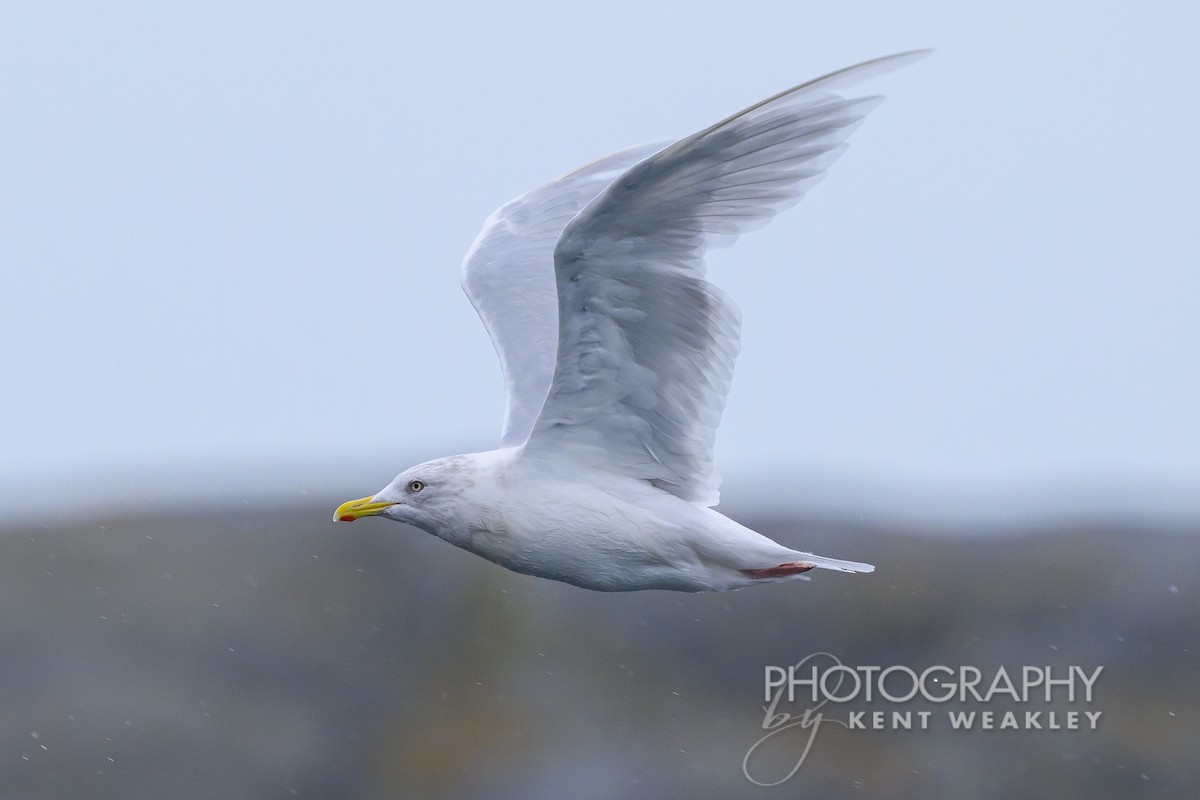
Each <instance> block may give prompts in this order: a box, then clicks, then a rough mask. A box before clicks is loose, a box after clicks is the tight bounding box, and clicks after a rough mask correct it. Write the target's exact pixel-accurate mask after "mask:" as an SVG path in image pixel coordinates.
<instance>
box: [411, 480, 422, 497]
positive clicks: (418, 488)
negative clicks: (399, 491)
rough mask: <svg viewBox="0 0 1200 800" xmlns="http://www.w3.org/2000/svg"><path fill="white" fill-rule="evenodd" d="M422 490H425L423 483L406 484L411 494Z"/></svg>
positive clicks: (412, 482)
mask: <svg viewBox="0 0 1200 800" xmlns="http://www.w3.org/2000/svg"><path fill="white" fill-rule="evenodd" d="M424 488H425V483H424V481H409V482H408V490H409V491H410V492H412V493H413V494H416V493H417V492H419V491H421V490H422V489H424Z"/></svg>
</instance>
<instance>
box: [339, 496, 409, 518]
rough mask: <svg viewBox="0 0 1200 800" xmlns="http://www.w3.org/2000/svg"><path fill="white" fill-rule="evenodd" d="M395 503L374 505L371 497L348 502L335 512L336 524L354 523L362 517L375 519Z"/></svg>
mask: <svg viewBox="0 0 1200 800" xmlns="http://www.w3.org/2000/svg"><path fill="white" fill-rule="evenodd" d="M394 505H396V504H395V503H372V502H371V498H370V497H363V498H360V499H358V500H348V501H346V502H345V503H342V504H341V505H340V506H338V507H337V511H335V512H333V521H334V522H354V520H356V519H360V518H362V517H374V516H376V515H377V514H379V513H380V512H381V511H383V510H384V509H385V508H387V507H388V506H394Z"/></svg>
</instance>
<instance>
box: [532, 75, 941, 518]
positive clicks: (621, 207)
mask: <svg viewBox="0 0 1200 800" xmlns="http://www.w3.org/2000/svg"><path fill="white" fill-rule="evenodd" d="M920 55H923V53H922V54H917V53H905V54H901V55H898V56H890V57H888V58H884V59H878V60H876V61H872V62H867V63H865V64H861V65H859V66H857V67H851V68H848V69H846V70H842V71H840V72H837V73H833V74H832V75H829V76H826V77H824V78H820V79H817V80H816V81H812V82H810V83H807V84H803V85H801V86H798V87H795V88H793V89H790V90H788V91H786V92H783V93H781V94H778V95H775V96H774V97H772V98H769V99H767V100H765V101H763V102H762V103H758V104H757V105H754V106H752V107H750V108H748V109H746V110H745V111H743V112H740V113H738V114H735V115H734V116H732V117H729V118H728V119H726V120H723V121H722V122H720V123H717V124H716V125H714V126H712V127H710V128H707V129H705V130H703V131H701V132H700V133H697V134H695V135H693V136H689V137H687V138H685V139H682V140H680V141H678V142H676V143H675V144H673V145H671V146H670V147H668V148H665V149H663V150H661V151H660V152H657V153H655V154H653V155H651V156H649V157H648V158H645V159H642V160H640V161H638V162H637V163H636V164H634V165H632V166H630V167H629V169H627V170H626V171H625V172H624V173H623V174H622V175H621V176H620V177H619V178H617V179H616V180H614V181H612V182H611V183H610V184H609V185H608V186H607V187H606V188H604V189H603V191H600V192H599V193H598V194H597V195H596V197H595V198H594V199H593V200H591V202H590V203H588V204H587V206H586V207H585V208H583V209H582V210H581V211H580V212H579V213H578V214H576V215H575V216H574V217H573V218H572V219H571V220H570V221H569V222H568V223H567V224H566V225H565V227H564V229H563V232H562V235H561V237H560V238H559V240H558V243H557V245H556V246H555V248H554V274H555V280H556V289H557V303H558V338H557V359H556V363H555V368H554V373H553V379H552V381H551V382H550V384H549V392H548V394H547V395H546V398H545V403H544V405H543V406H542V408H541V412H540V414H539V416H538V417H537V420H536V422H535V423H534V425H533V430H532V433H531V434H530V436H529V439H528V441H527V442H526V443H525V452H526V454H527V455H529V456H533V457H537V456H538V455H547V456H550V457H553V458H561V457H564V454H565V457H568V458H573V459H575V460H576V461H579V462H583V463H586V464H589V465H592V466H597V467H599V468H603V469H610V470H613V471H616V472H619V473H620V474H624V475H630V476H634V477H638V478H641V479H644V480H647V481H649V482H651V483H652V484H654V485H655V486H658V487H659V488H661V489H664V490H665V491H668V492H671V493H673V494H675V495H678V496H679V497H681V498H683V499H685V500H689V501H691V502H695V503H698V504H702V505H713V504H715V503H716V502H717V500H718V494H717V487H718V485H719V478H718V476H717V475H716V473H715V471H714V469H713V455H712V450H713V444H714V441H715V437H716V430H717V426H718V424H719V422H720V418H721V412H722V411H723V409H724V406H725V398H726V395H727V394H728V391H729V385H730V381H731V380H732V377H733V366H734V361H735V359H736V357H737V353H738V334H739V329H740V323H741V319H740V315H739V313H738V310H737V308H736V306H735V305H734V304H733V302H732V301H731V300H729V299H728V298H727V297H726V296H725V295H724V294H723V293H722V292H721V291H720V290H719V289H718V288H717V287H716V286H714V285H713V284H711V283H710V282H708V281H707V280H705V277H704V275H705V264H704V253H705V250H706V248H707V247H709V246H711V245H714V244H725V243H728V242H729V241H730V240H732V239H733V238H736V237H737V236H738V235H740V234H742V233H744V232H746V231H748V230H752V229H754V228H757V227H761V226H762V225H765V224H766V223H767V222H768V221H769V220H770V219H771V218H772V217H773V216H774V215H775V214H777V213H778V212H779V211H780V210H781V209H783V208H786V207H788V206H790V205H792V204H793V203H796V202H798V201H799V200H800V199H801V198H802V197H803V196H804V194H805V192H807V191H808V190H809V189H810V188H812V186H814V185H815V184H816V183H817V182H818V181H819V180H821V178H822V177H824V175H825V171H826V169H827V168H828V167H829V165H830V164H831V163H832V162H833V161H834V160H836V159H837V158H838V157H839V156H840V155H841V153H842V152H843V151H844V149H845V140H846V138H847V137H848V136H849V135H850V133H851V132H852V131H853V130H854V128H856V127H857V126H858V124H859V123H860V122H861V121H862V119H863V117H864V116H865V115H866V114H867V113H868V112H869V111H870V110H871V109H873V108H874V107H875V106H876V105H878V103H879V102H880V98H878V97H859V98H846V97H843V96H841V95H839V94H836V93H833V91H832V90H833V89H834V88H835V87H836V86H837V85H839V84H843V83H846V82H848V81H850V80H854V79H858V78H861V77H865V76H867V75H869V74H872V73H874V72H878V71H881V70H885V69H891V68H895V67H898V66H901V65H902V64H905V63H908V62H910V61H912V60H914V59H915V58H917V57H919V56H920Z"/></svg>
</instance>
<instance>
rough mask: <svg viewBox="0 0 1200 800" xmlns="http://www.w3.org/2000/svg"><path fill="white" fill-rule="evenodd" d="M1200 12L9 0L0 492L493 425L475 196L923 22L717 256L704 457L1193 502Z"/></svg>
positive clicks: (85, 487)
mask: <svg viewBox="0 0 1200 800" xmlns="http://www.w3.org/2000/svg"><path fill="white" fill-rule="evenodd" d="M1194 8H1195V7H1194V6H1193V5H1192V4H1186V3H1173V4H1168V3H1151V4H1143V5H1141V6H1139V7H1138V8H1137V9H1136V10H1134V9H1133V7H1132V6H1129V5H1128V4H1119V3H1103V2H1101V3H1082V2H1078V3H1062V2H1060V3H1047V2H1011V3H1002V4H1001V3H995V4H988V5H985V4H979V3H969V4H968V3H962V4H947V3H929V2H907V3H885V2H869V3H855V2H805V3H792V2H767V3H756V2H740V3H737V4H734V5H730V4H728V3H713V4H709V5H705V4H703V3H695V2H687V3H684V2H679V3H645V2H606V3H596V4H590V5H587V6H572V5H563V4H549V3H546V4H535V3H528V2H525V3H512V2H510V3H504V4H490V5H489V4H475V3H471V4H456V3H439V4H423V5H422V6H421V7H419V8H415V7H413V6H411V5H408V4H401V3H359V2H344V3H337V4H329V3H298V2H274V3H252V2H209V3H203V4H152V3H120V2H118V3H105V4H102V5H100V4H83V3H53V2H39V3H23V4H16V3H6V4H4V5H3V6H2V7H0V119H2V122H0V268H2V270H3V273H2V274H3V292H2V293H0V364H2V366H3V370H4V375H5V381H6V390H5V391H4V392H3V393H2V394H0V510H4V511H18V510H20V509H22V508H23V509H26V510H28V509H29V508H30V505H29V502H30V500H29V496H28V494H29V492H31V491H35V490H37V488H38V487H42V489H49V488H52V487H61V488H60V489H58V490H57V491H56V493H52V494H51V495H50V496H51V497H55V498H56V502H68V503H69V502H71V501H72V500H78V499H79V498H84V497H88V496H101V497H102V496H104V494H105V493H106V492H109V493H117V494H123V495H126V496H129V495H138V494H143V493H154V492H163V491H167V492H168V493H169V494H171V496H179V497H185V496H186V495H187V493H188V490H189V489H188V486H186V485H184V486H180V485H178V484H179V483H180V481H182V482H183V483H184V484H186V483H187V481H186V477H187V476H188V475H189V474H193V473H194V474H196V475H200V474H202V473H203V474H206V475H213V474H222V475H225V481H226V485H227V486H232V487H234V488H233V489H231V490H230V491H232V492H233V493H235V494H236V493H237V492H238V491H239V490H238V489H237V488H236V487H238V486H239V484H242V483H243V482H245V486H246V487H247V489H246V491H247V492H248V493H250V492H253V491H254V487H256V486H257V487H259V488H262V487H272V486H274V487H276V488H278V486H279V483H280V481H279V476H282V475H287V476H289V477H288V480H293V479H294V480H295V481H296V482H297V485H303V486H305V490H323V489H325V488H327V487H326V486H325V485H324V484H323V483H322V481H323V480H324V478H322V477H321V476H328V475H329V474H330V472H331V470H332V471H333V472H334V473H336V472H337V469H335V467H337V468H338V469H340V466H338V465H353V464H358V465H361V466H360V467H359V469H358V471H357V473H356V474H355V481H356V486H357V488H358V489H361V491H360V492H359V493H360V494H366V493H368V492H371V491H374V490H375V489H377V488H378V486H382V485H383V483H385V482H386V481H387V479H389V478H390V477H391V475H392V474H393V473H394V472H396V471H398V470H399V469H400V468H401V467H404V466H407V465H408V464H407V463H406V462H407V461H408V460H410V459H414V458H417V459H423V458H428V457H433V456H436V455H444V454H448V453H450V452H454V451H459V450H462V449H489V448H491V447H493V446H494V445H495V442H496V437H497V432H498V428H499V422H500V414H501V411H502V407H503V397H502V390H501V385H500V382H499V370H498V367H497V364H496V361H495V357H494V355H493V352H492V348H491V344H490V342H489V341H488V339H487V337H486V334H485V333H484V331H483V328H482V327H481V326H480V324H479V322H478V320H477V319H476V317H475V315H474V312H473V310H472V309H471V307H470V305H469V304H468V302H467V301H466V299H465V298H464V297H463V296H462V294H461V291H460V289H459V287H458V264H459V261H460V259H461V257H462V255H463V254H464V252H465V251H466V248H467V247H468V245H469V244H470V242H471V240H472V239H473V237H474V235H475V233H476V231H477V230H478V227H479V225H480V223H481V222H482V221H483V219H484V217H485V216H486V215H487V214H488V213H490V211H491V210H492V209H493V208H494V207H495V206H497V205H499V204H500V203H501V202H503V201H505V200H506V199H508V198H509V197H511V196H514V195H516V194H519V193H521V192H523V191H525V190H527V189H529V188H532V187H534V186H536V185H538V184H539V183H541V182H544V181H545V180H547V179H550V178H553V177H555V176H556V175H558V174H561V173H563V172H565V171H567V170H569V169H571V168H573V167H575V166H578V165H580V164H582V163H584V162H587V161H590V160H592V159H594V158H596V157H599V156H602V155H604V154H606V153H609V152H611V151H613V150H617V149H621V148H623V147H626V146H629V145H632V144H636V143H640V142H644V141H648V140H654V139H659V138H663V137H669V136H682V135H685V134H688V133H690V132H692V131H694V130H696V129H698V128H700V127H703V126H706V125H708V124H710V123H711V122H714V121H716V120H717V119H720V118H722V117H724V116H725V115H727V114H729V113H731V112H733V111H736V110H738V109H740V108H742V107H744V106H746V105H748V104H750V103H752V102H755V101H757V100H759V99H761V98H763V97H765V96H767V95H768V94H771V93H773V92H775V91H778V90H780V89H782V88H785V87H787V86H788V85H791V84H793V83H796V82H799V81H803V80H806V79H809V78H812V77H815V76H816V75H819V74H821V73H823V72H826V71H829V70H832V69H836V68H839V67H842V66H846V65H848V64H851V63H854V62H857V61H860V60H864V59H867V58H871V57H875V56H879V55H883V54H887V53H891V52H895V51H899V50H907V49H912V48H916V47H934V48H937V53H936V54H935V56H934V57H933V58H931V59H929V60H927V61H925V62H922V63H921V64H918V65H916V66H914V67H911V68H909V69H906V70H904V71H902V72H900V73H896V74H893V75H889V76H886V77H884V78H881V79H878V80H877V81H876V82H875V83H874V84H872V85H870V86H867V87H864V90H865V91H869V92H873V91H880V92H883V93H885V94H887V95H888V96H889V100H888V102H887V103H885V104H884V105H883V106H882V107H881V108H880V109H879V110H878V111H877V112H875V113H874V114H873V115H872V117H871V118H870V119H869V120H868V121H867V123H866V124H865V125H864V126H863V127H862V129H860V130H859V131H858V132H857V133H856V134H855V136H854V137H853V139H852V141H851V143H852V146H851V150H850V152H849V153H848V154H847V155H846V156H845V157H844V158H843V159H842V160H841V161H840V162H839V163H838V164H837V165H836V166H835V167H834V168H833V170H832V171H831V174H830V177H829V178H828V180H827V181H826V182H825V183H823V184H822V185H821V186H820V187H818V188H817V189H816V190H815V191H814V192H813V193H812V194H811V195H810V196H809V197H808V198H807V199H806V200H805V201H804V202H803V203H802V204H801V205H799V206H798V207H796V208H795V209H792V210H791V211H789V212H787V213H785V214H784V215H783V216H781V217H780V218H779V219H777V220H776V221H775V222H774V223H773V224H772V225H771V226H770V227H768V228H767V229H765V230H763V231H761V232H758V233H755V234H752V235H750V236H748V237H746V238H744V239H743V240H742V241H741V242H739V243H738V245H737V247H736V248H734V249H732V250H727V251H720V252H719V253H717V254H716V257H715V259H714V268H713V271H712V275H713V277H714V279H715V280H716V281H717V282H718V283H720V284H721V285H722V287H723V288H725V289H726V290H727V291H728V292H729V293H730V294H731V295H732V296H733V297H734V298H735V299H736V300H737V301H738V302H739V303H740V305H741V307H742V311H743V313H744V316H745V333H744V339H743V351H742V357H741V360H740V362H739V364H738V371H737V375H736V379H735V381H734V389H733V394H732V396H731V399H730V403H729V407H728V410H727V412H726V415H725V421H724V424H723V427H722V430H721V436H720V439H719V443H718V460H719V463H720V464H721V467H722V471H723V472H724V473H725V474H726V476H727V477H728V478H729V479H730V483H731V485H739V482H740V484H744V483H745V482H746V481H747V476H755V477H760V476H761V477H763V478H768V479H770V480H771V481H773V482H775V483H776V484H777V485H778V486H779V487H781V488H782V489H783V490H785V491H790V490H791V487H792V486H793V485H794V484H795V483H797V482H800V481H802V480H807V481H810V482H811V481H813V480H817V481H820V480H822V479H823V478H822V476H830V477H828V479H829V480H831V481H833V480H834V479H835V478H836V480H846V481H851V482H853V481H856V480H859V481H863V482H866V483H870V484H872V485H876V486H881V487H887V486H892V487H898V486H917V487H924V490H926V491H945V492H956V491H963V492H976V493H980V492H983V493H987V492H989V491H991V490H992V489H997V490H1000V489H1005V490H1012V489H1014V487H1015V488H1020V487H1040V488H1041V490H1043V491H1046V490H1047V487H1050V491H1053V487H1056V486H1072V487H1077V488H1078V487H1085V488H1086V487H1088V486H1092V487H1097V486H1105V487H1108V486H1123V487H1134V488H1135V489H1138V490H1141V489H1144V490H1145V491H1148V492H1151V493H1152V494H1154V493H1166V494H1168V495H1171V496H1174V497H1176V498H1181V497H1182V498H1187V497H1193V498H1194V497H1196V496H1198V495H1200V414H1198V413H1197V409H1198V408H1200V362H1198V358H1197V354H1198V353H1200V323H1198V321H1197V310H1198V309H1200V274H1198V264H1200V252H1198V251H1200V247H1198V240H1200V234H1198V230H1200V226H1198V225H1197V218H1198V214H1197V212H1198V210H1200V208H1198V206H1200V203H1198V201H1197V193H1196V186H1197V179H1198V178H1200V169H1198V164H1197V158H1198V157H1197V148H1196V146H1195V139H1196V132H1197V128H1198V125H1197V122H1198V121H1200V117H1198V114H1197V111H1196V104H1195V94H1196V90H1195V78H1196V75H1197V74H1200V56H1197V49H1196V47H1195V32H1196V30H1197V29H1198V27H1200V25H1198V23H1200V20H1198V19H1197V12H1196V11H1195V10H1194ZM391 454H394V456H392V455H391ZM393 462H394V463H393ZM273 464H286V465H287V471H286V472H280V473H277V474H276V477H275V479H274V482H273V479H272V477H271V474H262V473H261V472H260V473H259V474H257V475H253V474H251V473H252V468H253V467H254V466H255V465H273ZM368 464H369V465H370V467H371V469H370V470H368V469H367V467H366V466H365V465H368ZM347 469H349V467H348V468H347ZM363 475H369V476H371V477H370V478H369V480H370V484H369V485H359V484H357V480H358V479H360V478H361V477H362V476H363ZM230 476H232V477H230ZM197 480H198V481H199V479H197ZM335 482H336V481H335ZM347 482H348V481H347ZM375 484H378V486H376V485H375ZM72 485H75V486H77V487H78V488H74V489H70V488H67V487H69V486H72ZM345 488H346V486H345V485H343V484H342V483H338V485H337V486H336V489H337V490H338V491H341V490H344V489H345ZM37 496H39V498H40V499H39V500H38V501H37V506H36V507H37V508H42V509H44V508H45V499H46V495H45V494H44V493H41V492H39V494H38V495H37ZM114 496H115V495H114ZM1155 496H1158V495H1157V494H1155ZM731 499H732V498H731Z"/></svg>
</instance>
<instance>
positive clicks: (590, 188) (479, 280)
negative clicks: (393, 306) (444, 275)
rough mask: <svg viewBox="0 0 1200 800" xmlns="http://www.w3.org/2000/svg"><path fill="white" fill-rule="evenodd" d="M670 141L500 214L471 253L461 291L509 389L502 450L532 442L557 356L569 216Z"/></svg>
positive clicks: (609, 162)
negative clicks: (561, 251)
mask: <svg viewBox="0 0 1200 800" xmlns="http://www.w3.org/2000/svg"><path fill="white" fill-rule="evenodd" d="M664 145H665V143H658V144H650V145H643V146H641V147H634V148H631V149H629V150H624V151H622V152H620V153H615V154H613V155H611V156H608V157H607V158H603V159H601V160H599V161H596V162H594V163H592V164H589V165H588V166H586V167H583V168H582V169H578V170H575V171H574V172H572V173H570V174H568V175H565V176H563V177H562V178H560V179H558V180H556V181H554V182H552V183H549V184H547V185H546V186H543V187H541V188H540V189H535V190H534V191H532V192H529V193H528V194H525V195H522V196H521V197H518V198H516V199H515V200H511V201H510V202H508V203H505V204H504V205H503V206H501V207H500V208H498V209H497V210H496V211H495V212H494V213H493V214H492V215H491V216H490V217H488V219H487V221H486V222H485V223H484V225H483V230H482V231H480V233H479V236H478V237H477V238H476V239H475V243H474V244H473V245H472V246H471V249H470V250H469V251H468V252H467V256H466V258H465V259H464V260H463V266H462V286H463V291H465V292H466V294H467V297H468V298H469V299H470V301H471V304H472V305H474V306H475V310H476V311H477V312H478V313H479V317H480V319H482V320H483V324H484V327H486V328H487V331H488V334H489V335H490V336H491V338H492V344H493V346H494V347H495V348H496V355H497V356H498V357H499V359H500V368H501V372H502V373H503V376H504V382H505V387H506V389H507V403H506V406H507V407H506V409H505V413H504V426H503V428H502V429H501V434H500V444H501V446H502V447H510V446H514V445H519V444H521V443H522V442H524V441H525V439H526V437H528V435H529V432H530V430H531V429H532V427H533V421H534V419H535V418H536V417H537V414H538V411H539V410H540V409H541V407H542V404H543V403H544V402H545V399H546V393H547V391H548V390H549V388H550V380H551V378H552V377H553V376H554V363H555V356H556V354H557V351H558V290H557V288H556V286H555V282H554V258H553V253H554V245H555V243H556V242H557V241H558V238H559V236H560V235H561V234H562V230H563V228H564V227H566V224H567V223H568V222H570V220H571V218H572V217H574V216H575V215H576V214H578V213H579V211H580V210H581V209H583V207H584V206H586V205H587V204H588V203H589V202H591V200H592V199H593V198H595V196H596V195H597V194H599V193H600V192H601V191H602V190H603V189H604V188H605V187H606V186H608V184H610V183H612V181H613V180H615V179H616V178H617V177H618V176H620V175H621V173H623V172H624V171H625V170H627V169H628V168H629V167H631V166H633V165H634V164H636V163H637V162H638V161H641V160H642V159H644V158H645V157H647V156H649V155H651V154H653V153H655V152H657V151H658V150H661V149H662V148H663V147H664Z"/></svg>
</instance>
